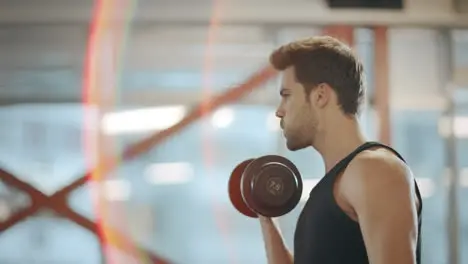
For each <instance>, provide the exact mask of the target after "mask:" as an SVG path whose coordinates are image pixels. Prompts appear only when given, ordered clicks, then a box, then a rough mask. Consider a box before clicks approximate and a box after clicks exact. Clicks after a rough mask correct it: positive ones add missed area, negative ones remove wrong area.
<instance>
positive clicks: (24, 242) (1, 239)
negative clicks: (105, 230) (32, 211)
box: [0, 211, 101, 264]
mask: <svg viewBox="0 0 468 264" xmlns="http://www.w3.org/2000/svg"><path fill="white" fill-rule="evenodd" d="M51 215H52V214H49V213H48V212H47V211H43V212H40V213H39V214H38V215H35V216H33V217H30V218H28V219H27V220H26V221H24V222H21V223H18V224H17V225H15V226H13V227H12V228H11V229H9V230H7V231H5V232H3V233H2V234H1V235H0V263H50V264H55V263H57V264H58V263H77V264H101V252H100V246H99V243H98V240H97V238H96V236H94V235H93V234H91V233H90V232H88V231H87V230H84V229H83V228H81V227H79V226H77V225H75V224H74V223H72V222H70V221H68V220H65V219H60V218H55V217H52V216H51Z"/></svg>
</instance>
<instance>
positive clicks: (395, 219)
mask: <svg viewBox="0 0 468 264" xmlns="http://www.w3.org/2000/svg"><path fill="white" fill-rule="evenodd" d="M342 183H343V184H342V186H343V190H342V191H343V193H344V196H345V198H346V200H347V201H348V202H349V203H350V205H351V206H352V207H353V209H354V211H355V213H356V215H357V218H358V221H359V225H360V227H361V231H362V234H363V237H364V242H365V245H366V249H367V254H368V257H369V262H370V263H372V264H395V263H398V264H413V263H416V256H415V252H416V246H417V236H418V233H417V232H418V215H417V207H418V203H419V201H418V200H417V198H416V195H415V187H414V186H415V183H414V179H413V177H412V174H411V172H410V170H409V169H408V168H407V166H406V164H404V162H402V161H401V160H399V159H398V157H396V156H395V155H394V154H391V153H390V152H388V151H386V150H377V151H371V152H364V153H362V154H360V155H358V156H357V157H356V158H355V160H353V161H352V162H351V163H350V164H349V167H348V168H347V169H346V171H345V173H344V175H343V178H342Z"/></svg>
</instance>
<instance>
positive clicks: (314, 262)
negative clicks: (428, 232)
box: [294, 142, 422, 264]
mask: <svg viewBox="0 0 468 264" xmlns="http://www.w3.org/2000/svg"><path fill="white" fill-rule="evenodd" d="M374 147H382V148H386V149H388V150H390V151H392V152H393V153H395V155H396V156H398V157H399V158H400V159H401V160H403V161H404V159H403V158H402V157H401V156H400V154H398V153H397V152H396V151H395V150H393V149H392V148H390V147H388V146H386V145H383V144H380V143H377V142H367V143H365V144H363V145H361V146H360V147H358V148H357V149H356V150H354V151H353V152H352V153H350V154H349V155H348V156H347V157H345V158H344V159H343V160H341V161H340V162H339V163H338V164H337V165H336V166H335V167H333V168H332V169H331V170H330V171H329V172H328V173H327V174H326V175H325V177H323V178H322V179H321V180H320V182H319V183H318V184H317V185H316V186H315V187H314V188H313V189H312V191H311V192H310V196H309V199H308V200H307V202H306V204H305V206H304V208H303V210H302V212H301V215H300V216H299V219H298V222H297V226H296V232H295V234H294V263H296V264H365V263H369V260H368V257H367V251H366V247H365V245H364V239H363V237H362V234H361V230H360V228H359V223H358V222H356V221H354V220H352V219H351V218H349V216H348V215H346V214H345V213H344V212H343V211H342V210H341V208H340V207H339V206H338V204H337V203H336V201H335V198H334V196H333V184H334V181H335V179H336V178H337V176H338V175H340V174H341V172H343V170H344V169H345V168H346V167H347V166H348V164H349V163H350V162H351V160H352V159H353V158H354V157H355V156H356V155H357V154H358V153H360V152H361V151H363V150H366V149H369V148H374ZM415 185H416V195H417V198H418V199H419V202H420V206H419V209H418V219H419V220H418V234H419V235H418V242H417V248H416V258H417V263H418V264H420V263H421V209H422V200H421V196H420V193H419V189H418V186H417V184H416V182H415Z"/></svg>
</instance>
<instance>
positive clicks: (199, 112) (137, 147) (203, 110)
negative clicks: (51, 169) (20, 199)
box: [0, 67, 276, 264]
mask: <svg viewBox="0 0 468 264" xmlns="http://www.w3.org/2000/svg"><path fill="white" fill-rule="evenodd" d="M275 75H276V71H274V70H273V69H272V68H270V67H266V68H264V69H262V70H260V71H259V72H257V73H256V74H254V75H253V76H252V77H250V78H249V79H248V80H247V81H246V82H245V83H244V84H242V85H239V86H238V87H234V88H231V89H229V90H227V91H225V92H223V93H221V94H220V95H218V96H215V97H213V98H208V99H207V100H206V101H204V102H202V103H201V104H200V105H199V106H198V107H196V108H195V109H194V110H193V111H191V112H190V113H189V114H188V115H187V116H186V117H185V118H184V119H183V120H181V121H180V122H179V123H178V124H176V125H174V126H172V127H170V128H168V129H166V130H164V131H161V132H159V133H155V134H154V135H152V136H150V137H148V138H146V139H144V140H142V141H140V142H137V143H136V144H134V145H132V146H130V147H129V148H128V149H126V151H124V154H123V160H124V161H128V160H130V159H133V158H135V157H137V156H138V155H140V154H142V153H145V152H146V151H148V150H150V149H151V148H153V147H154V146H155V145H157V144H159V143H161V142H162V141H164V140H166V139H167V138H169V137H171V136H172V135H174V134H176V133H178V132H180V131H181V130H183V129H184V128H185V127H187V126H188V125H190V124H192V123H193V122H195V121H197V120H198V119H200V118H201V117H204V116H206V115H208V114H210V113H211V112H213V110H214V109H216V108H218V107H220V106H222V105H225V104H229V103H232V102H235V101H237V100H239V99H241V98H242V97H243V96H245V95H247V94H248V93H249V92H251V91H253V90H255V89H258V88H259V87H261V84H263V83H265V82H267V81H268V80H270V79H271V78H273V77H274V76H275ZM91 173H92V172H87V173H86V174H84V175H83V176H82V177H80V178H78V179H76V180H75V181H73V182H72V183H70V184H69V185H67V186H65V187H64V188H62V189H60V190H58V191H57V192H55V193H54V194H52V195H50V196H48V195H45V194H44V193H42V192H41V191H39V190H38V189H36V188H35V187H33V186H32V185H30V184H28V183H26V182H24V181H21V180H19V179H18V178H17V177H15V176H14V175H12V174H11V173H8V172H7V171H5V170H3V169H1V168H0V179H1V180H3V181H4V182H5V183H6V184H7V185H10V186H13V187H15V188H17V189H19V190H21V191H23V192H25V193H27V194H29V195H30V197H31V201H32V204H31V206H30V207H28V208H26V209H23V210H21V211H19V212H17V213H15V214H13V215H12V216H11V217H10V218H9V219H7V220H6V221H4V222H3V223H0V233H1V232H3V231H5V230H7V229H8V228H11V227H13V226H14V225H16V224H18V223H19V222H21V221H24V220H25V219H26V218H28V217H30V216H32V215H34V214H35V213H36V212H37V211H38V210H39V209H42V208H49V209H52V210H54V211H55V212H57V213H59V214H60V215H62V216H64V217H66V218H68V219H69V220H71V221H73V222H75V223H76V224H78V225H79V226H81V227H83V228H85V229H87V230H89V231H91V232H92V233H93V234H95V235H97V236H98V237H99V233H98V225H97V223H95V222H93V221H92V220H90V219H88V218H86V217H84V216H83V215H81V214H79V213H77V212H75V211H73V209H71V208H70V207H69V206H68V204H67V198H68V196H69V195H70V193H72V192H73V191H74V190H76V189H77V188H79V187H80V186H82V185H84V184H85V183H86V182H87V181H88V179H89V178H90V175H91ZM106 233H110V236H112V237H113V238H115V239H112V240H111V241H108V243H110V244H112V245H113V246H116V247H118V248H119V249H122V250H124V251H128V249H135V246H133V245H131V244H130V242H128V241H130V240H129V239H128V238H126V237H125V236H124V235H122V234H120V233H119V232H118V231H117V230H111V229H109V227H107V226H106ZM122 243H125V245H124V244H122ZM136 249H137V250H139V251H143V252H144V253H145V254H146V255H147V256H149V257H150V258H151V260H152V262H153V263H160V264H165V263H169V262H168V261H166V260H164V259H162V258H161V257H159V256H156V255H155V254H154V253H151V252H150V251H148V250H146V249H143V248H138V247H136ZM127 253H131V252H127Z"/></svg>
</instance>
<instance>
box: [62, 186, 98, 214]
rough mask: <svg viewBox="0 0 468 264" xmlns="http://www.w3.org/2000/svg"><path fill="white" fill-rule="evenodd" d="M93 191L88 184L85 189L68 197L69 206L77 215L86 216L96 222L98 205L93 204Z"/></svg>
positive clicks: (79, 189) (81, 188)
mask: <svg viewBox="0 0 468 264" xmlns="http://www.w3.org/2000/svg"><path fill="white" fill-rule="evenodd" d="M91 191H92V189H91V187H90V184H89V183H87V184H86V185H84V186H83V187H80V188H78V189H77V190H75V191H73V192H72V193H71V194H70V196H69V197H68V204H69V206H70V208H72V209H73V210H74V211H76V212H77V213H79V214H81V215H83V216H86V217H87V218H89V219H91V220H93V221H95V220H96V211H95V210H96V209H97V208H96V207H95V206H96V205H95V204H93V197H92V193H91Z"/></svg>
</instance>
